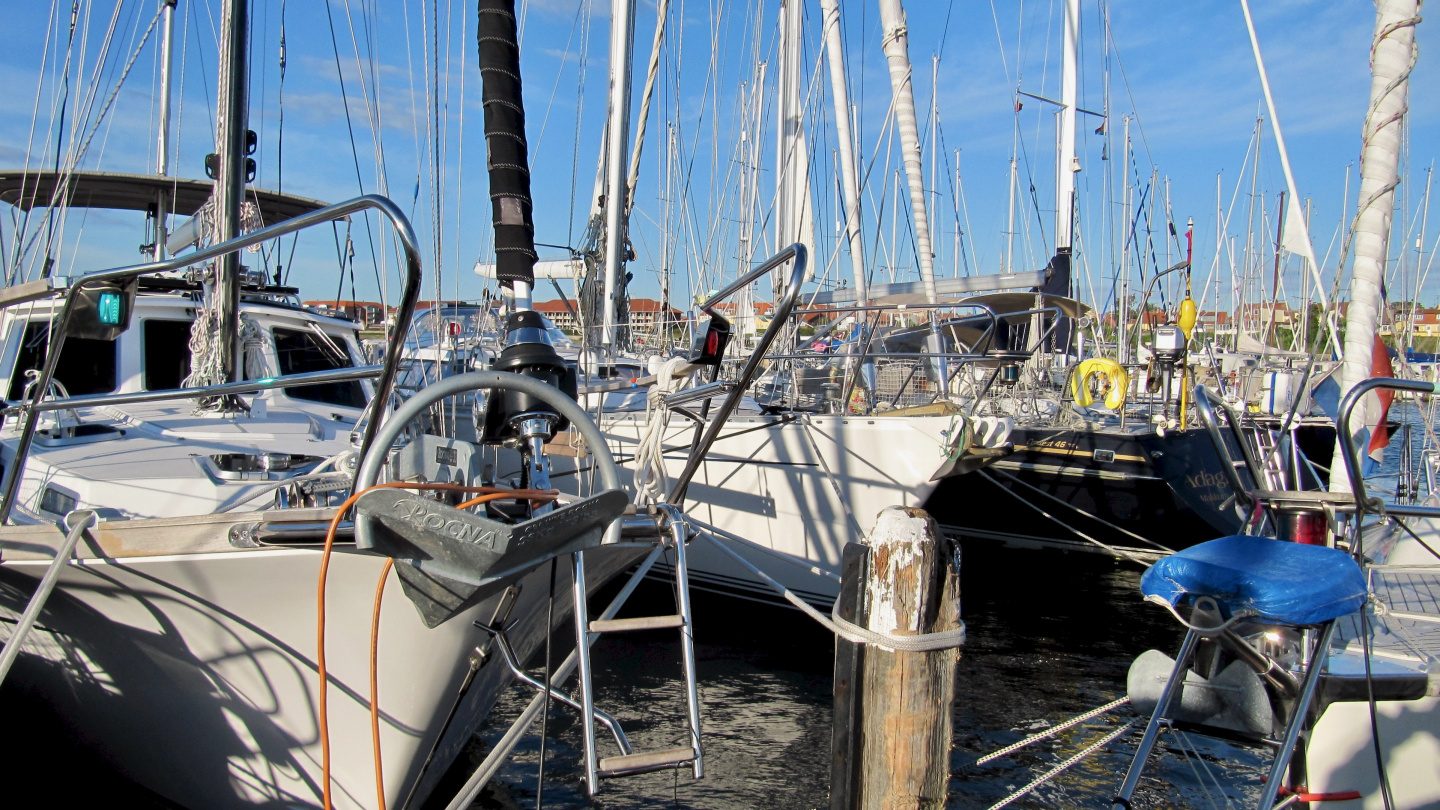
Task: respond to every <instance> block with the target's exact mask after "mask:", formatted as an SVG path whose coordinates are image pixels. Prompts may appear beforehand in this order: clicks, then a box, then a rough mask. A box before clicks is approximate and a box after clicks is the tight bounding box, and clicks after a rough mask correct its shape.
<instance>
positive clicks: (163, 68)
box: [150, 0, 176, 262]
mask: <svg viewBox="0 0 1440 810" xmlns="http://www.w3.org/2000/svg"><path fill="white" fill-rule="evenodd" d="M175 1H176V0H161V2H162V3H163V10H162V11H161V22H160V25H161V27H162V29H163V33H162V34H161V40H160V125H159V126H158V127H157V128H156V133H157V134H156V138H155V173H156V174H158V175H160V176H161V177H164V176H165V175H167V174H169V173H170V88H171V78H170V77H171V65H172V64H173V55H174V47H173V45H172V43H173V42H174V36H175ZM169 210H170V195H169V194H168V193H166V192H165V191H161V192H160V193H158V194H156V195H155V221H154V227H155V231H154V238H155V246H154V247H153V248H152V249H151V252H150V259H151V261H156V262H159V261H164V260H165V237H166V235H167V230H168V228H167V226H168V224H169V223H168V213H167V212H168V211H169Z"/></svg>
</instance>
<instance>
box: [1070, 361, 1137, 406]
mask: <svg viewBox="0 0 1440 810" xmlns="http://www.w3.org/2000/svg"><path fill="white" fill-rule="evenodd" d="M1096 374H1098V375H1100V376H1101V377H1103V378H1104V379H1105V380H1106V381H1107V382H1108V383H1109V388H1108V390H1106V392H1105V407H1107V408H1109V409H1110V410H1112V411H1118V410H1120V409H1121V408H1123V407H1125V395H1126V394H1128V393H1129V392H1130V374H1129V372H1127V371H1126V370H1125V368H1124V366H1121V365H1120V364H1119V363H1117V362H1115V361H1114V360H1106V359H1104V358H1100V357H1092V358H1090V359H1089V360H1085V361H1082V362H1081V363H1080V367H1079V368H1077V369H1076V370H1075V376H1074V378H1073V379H1072V380H1071V385H1070V388H1071V392H1072V393H1073V394H1074V395H1075V404H1076V405H1079V406H1080V407H1082V408H1087V407H1089V406H1090V404H1091V403H1093V402H1094V401H1095V397H1094V396H1093V395H1092V394H1091V393H1090V378H1091V377H1093V376H1095V375H1096Z"/></svg>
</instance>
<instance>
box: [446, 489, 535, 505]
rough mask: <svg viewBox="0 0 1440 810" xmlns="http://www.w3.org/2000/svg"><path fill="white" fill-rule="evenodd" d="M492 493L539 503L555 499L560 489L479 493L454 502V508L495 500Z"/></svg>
mask: <svg viewBox="0 0 1440 810" xmlns="http://www.w3.org/2000/svg"><path fill="white" fill-rule="evenodd" d="M493 494H500V495H503V496H505V497H509V498H516V499H520V498H524V499H527V500H529V501H532V502H534V501H539V502H540V503H549V502H551V501H553V500H555V499H556V498H558V497H560V490H558V489H507V490H505V491H504V492H501V493H490V494H487V495H481V496H480V497H478V498H471V499H470V500H468V501H465V502H464V503H460V504H456V506H455V508H456V509H469V508H470V507H472V506H479V505H480V504H482V503H485V502H486V501H493V500H496V499H495V498H492V497H490V495H493Z"/></svg>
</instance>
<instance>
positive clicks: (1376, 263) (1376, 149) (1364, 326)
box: [1330, 0, 1420, 492]
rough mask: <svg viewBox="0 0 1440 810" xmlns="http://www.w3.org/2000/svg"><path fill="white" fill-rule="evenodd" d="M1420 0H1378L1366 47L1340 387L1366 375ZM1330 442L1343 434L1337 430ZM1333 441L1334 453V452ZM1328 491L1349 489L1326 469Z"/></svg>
mask: <svg viewBox="0 0 1440 810" xmlns="http://www.w3.org/2000/svg"><path fill="white" fill-rule="evenodd" d="M1419 6H1420V4H1419V0H1377V2H1376V3H1375V39H1374V44H1373V45H1371V48H1370V70H1371V81H1370V108H1369V113H1368V114H1367V115H1366V118H1365V126H1364V129H1363V130H1362V131H1361V132H1362V135H1361V143H1362V144H1363V145H1364V149H1363V151H1362V152H1361V155H1360V194H1359V200H1360V205H1359V211H1358V213H1357V215H1356V222H1355V238H1354V241H1353V243H1352V244H1353V245H1354V248H1355V263H1354V264H1353V265H1352V268H1351V272H1350V310H1349V313H1348V316H1347V318H1346V328H1345V354H1344V356H1343V357H1342V358H1341V361H1340V389H1341V393H1342V395H1344V394H1347V393H1349V392H1350V389H1352V388H1354V387H1355V386H1356V385H1358V384H1359V383H1361V382H1363V381H1364V380H1366V379H1368V378H1369V377H1370V374H1371V371H1372V368H1371V361H1372V359H1373V357H1374V344H1375V328H1376V325H1377V323H1378V320H1379V316H1380V305H1381V299H1382V292H1381V286H1382V285H1383V283H1384V278H1385V257H1386V252H1387V250H1388V248H1389V245H1388V241H1389V237H1390V219H1391V216H1392V214H1393V211H1394V203H1395V187H1396V186H1397V185H1399V164H1400V148H1401V136H1402V132H1401V130H1402V128H1403V127H1404V125H1405V113H1406V110H1407V109H1408V104H1407V95H1408V92H1409V84H1410V71H1411V70H1412V69H1413V68H1414V53H1415V51H1414V47H1415V25H1416V23H1418V22H1419V21H1420V18H1419V16H1418V13H1419V10H1420V8H1419ZM1363 409H1364V418H1363V419H1362V420H1360V424H1358V425H1355V428H1356V431H1355V433H1356V435H1358V434H1359V432H1360V430H1364V429H1366V428H1367V427H1369V428H1371V429H1372V430H1373V429H1374V426H1377V425H1378V423H1379V422H1380V419H1381V408H1380V402H1379V398H1378V397H1375V396H1370V397H1366V399H1365V402H1364V403H1363ZM1336 440H1337V442H1339V441H1344V440H1345V437H1343V436H1337V437H1336ZM1338 453H1339V448H1338V447H1337V455H1336V457H1337V458H1338V457H1339V454H1338ZM1330 490H1331V491H1332V492H1348V491H1349V490H1350V480H1349V477H1348V476H1344V475H1332V476H1330Z"/></svg>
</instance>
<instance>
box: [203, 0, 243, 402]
mask: <svg viewBox="0 0 1440 810" xmlns="http://www.w3.org/2000/svg"><path fill="white" fill-rule="evenodd" d="M249 6H250V4H249V0H231V2H229V3H227V4H226V6H225V11H224V13H223V16H222V17H221V20H220V41H221V43H222V44H223V45H224V49H223V50H222V52H221V54H220V82H219V91H218V92H217V93H216V108H217V109H218V111H219V120H218V121H216V124H215V154H216V155H217V156H218V158H217V161H216V167H215V191H214V196H213V197H212V202H213V203H214V206H215V209H214V210H215V241H216V242H217V243H218V242H225V241H228V240H230V239H234V238H235V237H237V236H239V235H240V203H241V202H242V200H243V198H244V194H245V174H246V172H245V140H246V138H245V132H246V126H247V115H248V112H249V108H250V105H249V88H248V79H249V78H250V66H249V64H248V61H247V56H248V55H249V54H248V51H249V43H248V41H247V39H248V33H249V30H250V20H249V16H250V15H249ZM216 268H217V273H216V276H215V279H214V280H213V281H211V282H209V283H208V284H207V285H206V286H207V288H206V291H205V293H206V295H205V301H206V306H207V307H208V308H210V310H211V312H212V313H213V316H214V318H215V328H216V331H217V332H218V333H219V334H218V343H217V345H215V346H214V347H213V350H214V351H216V352H218V356H216V357H213V358H211V362H212V363H213V365H209V366H208V368H212V369H214V370H215V371H216V372H217V376H218V377H219V380H218V381H223V382H236V381H237V380H239V373H238V372H239V369H237V368H236V362H235V361H236V354H237V351H238V347H237V345H236V343H237V338H236V336H237V334H238V330H239V324H240V255H239V254H238V253H227V254H225V255H224V256H221V257H220V258H219V259H217V260H216ZM198 323H199V321H197V324H198ZM197 370H200V371H201V372H202V373H204V371H206V370H207V366H201V367H198V368H197ZM210 382H214V381H210Z"/></svg>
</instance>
